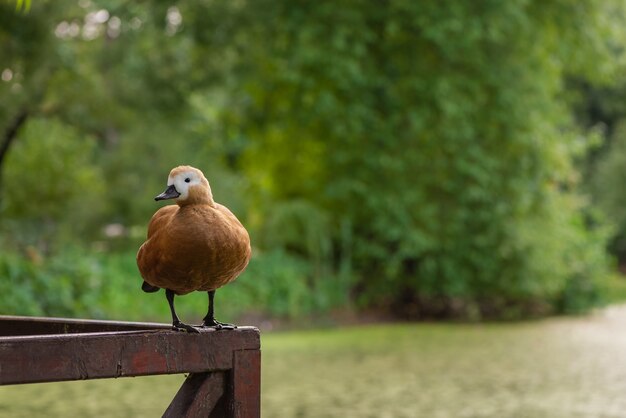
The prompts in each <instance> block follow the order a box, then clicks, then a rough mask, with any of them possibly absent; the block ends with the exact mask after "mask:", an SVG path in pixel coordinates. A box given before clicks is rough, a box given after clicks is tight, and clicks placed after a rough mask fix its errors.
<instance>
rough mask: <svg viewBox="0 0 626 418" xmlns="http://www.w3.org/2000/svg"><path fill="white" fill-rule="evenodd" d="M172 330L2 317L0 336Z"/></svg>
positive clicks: (143, 324) (141, 324) (129, 324)
mask: <svg viewBox="0 0 626 418" xmlns="http://www.w3.org/2000/svg"><path fill="white" fill-rule="evenodd" d="M171 328H172V326H171V325H167V324H155V323H150V322H119V321H102V320H85V319H69V318H41V317H29V316H3V315H0V336H11V335H13V336H17V335H43V334H74V333H82V332H107V331H133V330H148V329H171Z"/></svg>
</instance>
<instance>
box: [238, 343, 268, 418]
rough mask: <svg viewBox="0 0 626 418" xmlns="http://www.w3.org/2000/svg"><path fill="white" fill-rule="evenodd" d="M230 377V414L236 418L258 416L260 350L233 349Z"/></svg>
mask: <svg viewBox="0 0 626 418" xmlns="http://www.w3.org/2000/svg"><path fill="white" fill-rule="evenodd" d="M231 379H232V380H231V390H232V394H231V400H232V401H231V402H232V416H233V417H236V418H258V417H260V416H261V390H260V388H261V351H260V350H237V351H234V352H233V369H232V371H231Z"/></svg>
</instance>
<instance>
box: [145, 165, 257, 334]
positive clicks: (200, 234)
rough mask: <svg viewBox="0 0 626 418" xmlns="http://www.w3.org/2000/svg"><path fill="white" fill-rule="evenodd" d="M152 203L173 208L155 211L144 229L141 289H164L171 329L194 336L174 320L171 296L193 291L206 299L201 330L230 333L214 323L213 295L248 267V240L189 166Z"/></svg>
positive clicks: (177, 172) (169, 180)
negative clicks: (171, 202)
mask: <svg viewBox="0 0 626 418" xmlns="http://www.w3.org/2000/svg"><path fill="white" fill-rule="evenodd" d="M154 199H155V200H166V199H175V202H176V203H177V204H176V205H168V206H164V207H162V208H161V209H159V210H158V211H157V212H156V213H155V214H154V216H152V219H151V220H150V224H149V225H148V239H147V240H146V242H144V243H143V245H142V246H141V248H139V252H138V253H137V266H138V267H139V271H140V273H141V276H142V277H143V279H144V283H143V285H142V287H141V288H142V289H143V290H144V291H145V292H156V291H158V290H159V289H161V288H163V289H165V296H166V297H167V301H168V303H169V306H170V311H171V313H172V326H173V327H174V329H177V330H181V331H188V332H198V330H196V329H195V328H194V327H192V326H190V325H187V324H184V323H182V322H181V321H180V319H179V318H178V316H177V315H176V311H175V309H174V295H184V294H187V293H189V292H193V291H195V290H199V291H206V292H208V295H209V309H208V312H207V315H206V316H205V317H204V320H203V323H202V325H201V326H203V327H215V328H217V329H221V328H234V326H232V325H229V324H223V323H221V322H218V321H216V320H215V317H214V309H213V298H214V296H215V290H216V289H217V288H219V287H222V286H224V285H225V284H227V283H229V282H231V281H233V280H235V279H236V278H237V276H239V274H240V273H241V272H242V271H243V270H244V269H245V268H246V266H247V265H248V261H250V254H251V249H250V237H249V236H248V232H247V231H246V229H245V228H244V227H243V225H241V222H239V220H238V219H237V218H236V217H235V215H233V213H232V212H231V211H230V210H228V208H226V207H225V206H222V205H220V204H219V203H215V201H214V200H213V194H212V193H211V187H210V186H209V182H208V181H207V179H206V178H205V177H204V174H202V171H200V170H198V169H197V168H193V167H190V166H180V167H176V168H174V169H173V170H172V171H171V172H170V175H169V177H168V178H167V189H166V190H165V191H164V192H163V193H161V194H160V195H158V196H157V197H155V198H154Z"/></svg>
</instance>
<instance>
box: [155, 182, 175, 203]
mask: <svg viewBox="0 0 626 418" xmlns="http://www.w3.org/2000/svg"><path fill="white" fill-rule="evenodd" d="M178 196H180V193H178V190H176V187H174V185H173V184H172V185H171V186H168V187H167V189H165V191H164V192H163V193H161V194H160V195H158V196H157V197H155V198H154V200H167V199H176V198H177V197H178Z"/></svg>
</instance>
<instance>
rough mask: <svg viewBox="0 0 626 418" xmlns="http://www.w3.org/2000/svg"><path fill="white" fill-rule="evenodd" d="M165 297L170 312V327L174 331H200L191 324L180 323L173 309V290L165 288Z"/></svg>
mask: <svg viewBox="0 0 626 418" xmlns="http://www.w3.org/2000/svg"><path fill="white" fill-rule="evenodd" d="M165 297H166V298H167V303H169V305H170V311H171V312H172V328H174V330H176V331H186V332H196V333H199V332H200V331H198V330H197V329H195V328H194V327H192V326H191V325H187V324H184V323H182V322H181V321H180V319H178V315H176V311H175V310H174V292H172V291H171V290H169V289H165Z"/></svg>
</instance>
